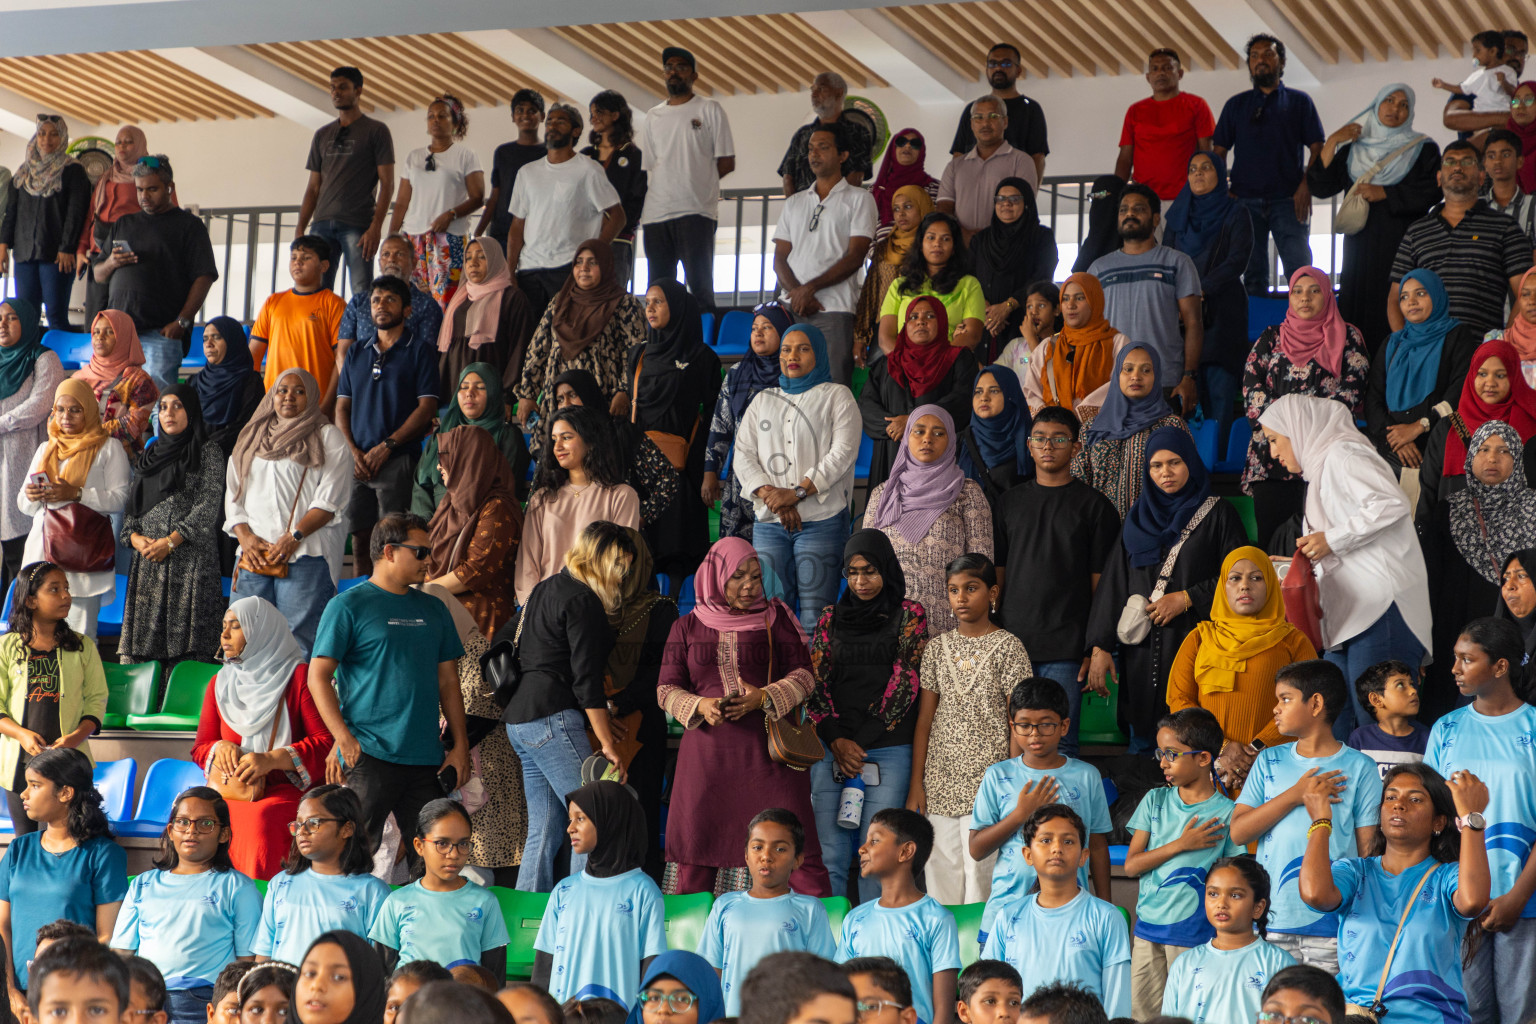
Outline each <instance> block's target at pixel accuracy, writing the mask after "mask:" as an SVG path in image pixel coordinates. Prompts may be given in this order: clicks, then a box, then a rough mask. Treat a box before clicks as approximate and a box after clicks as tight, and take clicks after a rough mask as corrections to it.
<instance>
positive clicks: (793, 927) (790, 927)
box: [779, 920, 800, 935]
mask: <svg viewBox="0 0 1536 1024" xmlns="http://www.w3.org/2000/svg"><path fill="white" fill-rule="evenodd" d="M779 930H780V931H783V932H788V933H789V934H790V935H793V934H795V932H798V931H799V930H800V926H799V925H798V924H796V923H795V922H794V921H793V920H789V921H785V922H784V923H783V924H782V925H780V926H779Z"/></svg>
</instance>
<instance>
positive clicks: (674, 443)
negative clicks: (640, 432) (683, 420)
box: [629, 352, 700, 472]
mask: <svg viewBox="0 0 1536 1024" xmlns="http://www.w3.org/2000/svg"><path fill="white" fill-rule="evenodd" d="M644 365H645V353H644V352H641V353H640V357H639V358H638V359H636V360H635V383H634V388H633V390H632V391H631V392H630V394H631V396H632V397H631V398H630V401H629V422H631V423H633V422H635V416H636V415H638V413H639V401H638V399H639V397H640V368H641V367H642V366H644ZM699 419H700V417H699V415H698V414H697V413H695V414H694V417H693V430H692V431H691V432H689V434H688V436H687V437H686V438H685V437H683V436H682V435H681V434H669V433H667V432H666V431H665V430H647V431H646V432H645V436H646V437H648V438H650V439H651V442H652V443H653V444H655V445H656V447H657V448H660V449H661V454H663V455H665V456H666V457H667V461H668V462H670V463H672V468H673V469H675V470H677V471H678V472H682V471H683V470H684V469H686V468H687V466H688V452H689V450H690V449H692V448H693V439H694V438H695V437H697V436H698V435H699Z"/></svg>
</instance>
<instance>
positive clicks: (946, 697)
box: [812, 629, 1034, 818]
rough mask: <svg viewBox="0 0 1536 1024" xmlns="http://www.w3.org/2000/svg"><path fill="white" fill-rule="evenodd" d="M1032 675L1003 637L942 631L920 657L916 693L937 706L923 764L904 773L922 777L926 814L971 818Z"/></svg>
mask: <svg viewBox="0 0 1536 1024" xmlns="http://www.w3.org/2000/svg"><path fill="white" fill-rule="evenodd" d="M812 658H813V659H814V658H815V653H814V652H812ZM1032 675H1034V669H1033V668H1032V667H1031V666H1030V663H1029V654H1028V653H1027V652H1026V651H1025V650H1024V644H1023V643H1021V642H1020V640H1019V638H1018V637H1016V636H1014V635H1013V634H1012V633H1010V632H1008V631H1007V630H1006V629H996V630H993V631H992V632H991V633H988V634H987V635H986V636H976V637H971V636H962V635H960V633H959V632H958V631H956V630H950V631H949V632H948V633H941V634H940V635H939V636H936V637H934V638H933V641H932V642H931V643H929V644H928V646H927V647H926V648H925V649H924V650H923V667H922V677H923V689H925V690H930V691H932V692H933V693H936V694H938V695H939V706H938V708H937V709H936V710H935V711H934V713H933V725H932V726H931V728H930V730H929V733H928V762H927V764H924V765H913V766H912V770H913V771H914V772H916V771H921V772H922V773H923V788H924V790H925V791H926V792H927V797H928V813H929V814H933V815H938V816H940V817H945V818H959V817H962V816H964V815H967V814H970V813H971V809H972V807H973V806H974V805H975V803H976V791H977V790H978V789H980V788H981V779H982V776H984V775H985V774H986V773H987V769H988V768H990V767H991V766H992V765H994V764H996V763H997V762H999V761H1006V760H1007V759H1008V698H1009V696H1010V695H1011V694H1012V693H1013V688H1014V686H1016V685H1017V684H1018V682H1019V680H1020V679H1028V678H1029V677H1030V676H1032Z"/></svg>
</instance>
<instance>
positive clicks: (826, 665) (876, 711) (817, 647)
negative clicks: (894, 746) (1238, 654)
mask: <svg viewBox="0 0 1536 1024" xmlns="http://www.w3.org/2000/svg"><path fill="white" fill-rule="evenodd" d="M832 608H833V606H832V605H828V606H827V607H825V608H823V609H822V611H821V618H819V619H817V620H816V630H815V632H813V633H812V634H811V674H812V675H813V676H815V677H816V689H814V690H812V691H811V695H810V698H809V699H808V700H807V701H806V705H805V708H806V711H807V712H809V713H810V716H811V720H812V721H814V722H818V723H819V722H820V721H821V720H822V719H823V718H827V717H829V716H830V717H833V718H835V717H837V711H836V710H835V704H836V695H835V694H833V693H832ZM901 610H902V616H901V625H900V626H899V627H897V630H896V658H895V660H893V661H892V662H891V678H890V681H889V682H888V683H886V686H885V692H884V694H882V695H881V698H880V705H881V706H883V707H884V710H883V711H882V710H881V709H880V707H870V708H866V709H865V710H866V711H868V712H869V713H870V714H873V715H878V716H879V717H880V718H882V719H884V720H885V723H886V728H887V730H891V729H894V728H896V725H897V724H898V723H899V722H901V720H902V719H903V718H905V717H906V716H907V714H908V712H909V711H911V710H912V708H914V707H915V706H916V704H917V691H918V689H919V685H918V668H919V666H921V665H922V663H923V648H925V647H926V646H927V645H928V616H927V615H926V614H925V613H924V611H923V606H922V605H920V604H918V603H917V602H916V601H906V600H904V601H902V602H901Z"/></svg>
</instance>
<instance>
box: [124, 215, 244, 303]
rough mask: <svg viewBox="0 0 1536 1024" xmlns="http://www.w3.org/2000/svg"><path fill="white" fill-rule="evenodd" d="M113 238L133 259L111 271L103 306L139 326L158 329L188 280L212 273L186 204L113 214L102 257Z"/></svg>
mask: <svg viewBox="0 0 1536 1024" xmlns="http://www.w3.org/2000/svg"><path fill="white" fill-rule="evenodd" d="M119 241H120V242H126V243H127V244H128V247H129V248H130V249H132V250H133V254H134V255H135V256H137V257H138V258H139V260H138V262H137V263H129V264H126V265H125V266H121V267H118V268H117V269H116V270H114V271H113V272H112V277H111V278H110V279H109V283H108V293H107V295H108V298H107V307H108V308H109V309H120V310H122V311H123V312H124V313H127V314H128V316H129V317H130V318H131V319H132V320H133V326H134V327H136V328H138V329H139V330H141V331H146V330H147V331H158V330H159V329H160V328H162V327H164V326H165V325H166V324H168V323H170V322H172V321H173V320H175V319H176V318H177V317H178V316H180V315H181V309H182V306H184V305H185V304H186V301H187V293H188V292H189V291H191V290H192V282H193V281H195V280H197V279H198V278H199V277H203V276H205V275H206V276H211V277H213V278H214V279H215V280H217V279H218V276H219V266H218V264H217V263H215V262H214V259H213V243H211V242H210V241H209V240H208V229H207V228H205V227H203V221H202V218H200V217H198V216H197V215H196V214H193V213H188V212H187V211H186V210H183V209H179V208H175V207H173V208H172V209H169V210H167V211H165V212H164V213H157V214H154V215H153V216H151V215H150V214H147V213H130V214H128V215H127V216H124V217H119V218H118V219H117V221H116V222H115V223H114V224H113V225H112V230H111V231H109V232H108V233H107V241H106V242H105V243H104V244H103V245H102V252H103V254H104V256H103V258H105V255H110V254H111V252H112V243H113V242H119Z"/></svg>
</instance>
